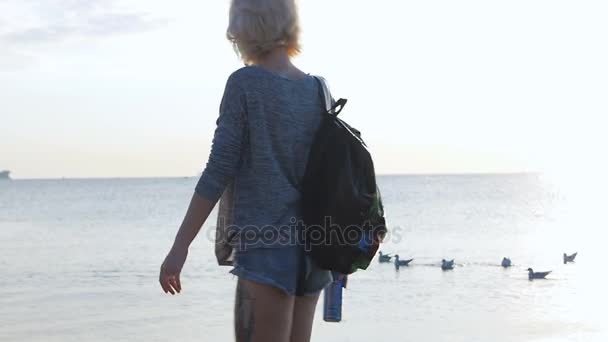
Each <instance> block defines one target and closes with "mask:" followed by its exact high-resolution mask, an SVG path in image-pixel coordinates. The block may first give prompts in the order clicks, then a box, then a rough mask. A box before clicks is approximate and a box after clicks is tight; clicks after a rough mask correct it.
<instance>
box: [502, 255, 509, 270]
mask: <svg viewBox="0 0 608 342" xmlns="http://www.w3.org/2000/svg"><path fill="white" fill-rule="evenodd" d="M501 266H502V267H504V268H507V267H511V259H509V258H507V257H504V258H502V263H501Z"/></svg>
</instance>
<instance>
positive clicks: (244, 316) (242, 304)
mask: <svg viewBox="0 0 608 342" xmlns="http://www.w3.org/2000/svg"><path fill="white" fill-rule="evenodd" d="M254 306H255V298H253V296H252V295H251V294H250V293H249V291H247V289H246V288H245V286H243V284H242V282H241V281H237V285H236V300H235V304H234V329H235V334H236V341H237V342H250V341H252V337H253V331H254V328H255V320H254Z"/></svg>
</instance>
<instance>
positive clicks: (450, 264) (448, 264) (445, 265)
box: [441, 259, 454, 271]
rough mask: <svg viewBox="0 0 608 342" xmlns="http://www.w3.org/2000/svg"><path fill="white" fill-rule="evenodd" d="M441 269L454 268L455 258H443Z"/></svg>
mask: <svg viewBox="0 0 608 342" xmlns="http://www.w3.org/2000/svg"><path fill="white" fill-rule="evenodd" d="M441 269H442V270H444V271H446V270H453V269H454V259H452V260H449V261H448V260H445V259H441Z"/></svg>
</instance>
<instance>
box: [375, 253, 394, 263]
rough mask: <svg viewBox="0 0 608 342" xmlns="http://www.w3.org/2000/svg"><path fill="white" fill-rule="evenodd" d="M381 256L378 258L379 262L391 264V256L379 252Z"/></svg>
mask: <svg viewBox="0 0 608 342" xmlns="http://www.w3.org/2000/svg"><path fill="white" fill-rule="evenodd" d="M379 253H380V256H379V257H378V262H380V263H383V262H391V258H392V256H391V255H390V254H382V251H380V252H379Z"/></svg>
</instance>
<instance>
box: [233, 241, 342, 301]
mask: <svg viewBox="0 0 608 342" xmlns="http://www.w3.org/2000/svg"><path fill="white" fill-rule="evenodd" d="M230 273H232V274H234V275H236V276H237V277H239V278H243V279H246V280H249V281H253V282H256V283H260V284H263V285H269V286H273V287H276V288H278V289H280V290H283V291H284V292H285V293H287V294H288V295H290V296H296V295H304V296H312V295H316V294H318V293H319V292H320V291H321V290H323V289H324V288H325V287H326V286H327V285H328V284H329V283H331V282H332V276H331V272H330V271H327V270H323V269H321V268H319V267H318V266H317V265H316V264H315V263H314V262H313V261H312V259H311V258H310V256H308V255H307V254H306V253H305V252H304V247H303V246H286V247H279V248H250V249H246V250H244V251H238V250H237V251H236V254H235V264H234V268H233V269H232V270H231V271H230Z"/></svg>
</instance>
